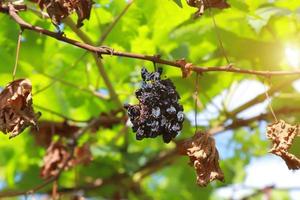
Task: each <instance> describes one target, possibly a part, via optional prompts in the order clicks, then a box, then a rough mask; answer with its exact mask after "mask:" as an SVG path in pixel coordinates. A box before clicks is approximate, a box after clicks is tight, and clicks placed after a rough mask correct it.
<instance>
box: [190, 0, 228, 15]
mask: <svg viewBox="0 0 300 200" xmlns="http://www.w3.org/2000/svg"><path fill="white" fill-rule="evenodd" d="M186 2H187V4H188V5H190V6H192V7H196V8H198V11H197V12H196V13H195V16H200V15H203V13H204V11H205V10H206V9H209V8H218V9H225V8H228V7H230V5H229V4H228V3H227V2H226V0H186Z"/></svg>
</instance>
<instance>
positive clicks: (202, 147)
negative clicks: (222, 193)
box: [178, 132, 224, 187]
mask: <svg viewBox="0 0 300 200" xmlns="http://www.w3.org/2000/svg"><path fill="white" fill-rule="evenodd" d="M178 150H179V152H180V153H181V154H184V155H187V156H189V157H190V164H191V165H192V166H194V168H195V169H196V173H197V184H198V185H199V186H200V187H205V186H207V184H209V183H210V182H212V181H214V180H220V181H224V174H223V172H222V170H221V168H220V166H219V153H218V150H217V148H216V145H215V140H214V139H213V138H212V137H211V136H210V135H209V134H208V133H201V132H198V133H196V134H195V135H194V136H193V137H192V138H190V139H187V140H185V141H183V142H181V143H179V144H178Z"/></svg>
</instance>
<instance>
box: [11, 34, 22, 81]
mask: <svg viewBox="0 0 300 200" xmlns="http://www.w3.org/2000/svg"><path fill="white" fill-rule="evenodd" d="M21 39H22V30H20V31H19V35H18V44H17V51H16V61H15V66H14V70H13V75H12V80H13V81H14V80H15V77H16V72H17V67H18V62H19V52H20V47H21Z"/></svg>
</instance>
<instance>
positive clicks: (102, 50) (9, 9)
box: [0, 4, 300, 77]
mask: <svg viewBox="0 0 300 200" xmlns="http://www.w3.org/2000/svg"><path fill="white" fill-rule="evenodd" d="M25 9H26V6H17V7H15V6H14V5H12V4H9V5H8V6H4V5H1V7H0V12H2V13H6V14H8V15H10V16H11V17H12V19H13V20H14V21H15V22H16V23H17V24H19V26H20V28H21V29H22V30H31V31H34V32H37V33H39V34H43V35H46V36H49V37H52V38H55V39H57V40H59V41H62V42H66V43H68V44H71V45H73V46H77V47H79V48H81V49H85V50H87V51H89V52H92V53H95V54H97V55H98V56H100V57H101V56H102V55H111V56H118V57H127V58H134V59H140V60H147V61H151V62H154V63H159V64H164V65H169V66H173V67H177V68H184V66H183V65H182V63H180V62H178V61H170V60H165V59H162V58H161V57H160V56H157V55H152V56H151V55H144V54H136V53H131V52H120V51H115V50H114V49H112V48H110V47H104V46H98V47H97V46H93V45H90V44H86V43H81V42H79V41H76V40H73V39H70V38H68V37H66V36H64V35H63V34H61V33H56V32H52V31H49V30H46V29H43V28H41V27H39V26H33V25H32V24H29V23H27V22H26V21H24V20H23V19H22V18H21V17H20V16H19V15H18V11H23V10H25ZM189 70H190V71H194V72H196V73H199V74H203V73H206V72H232V73H240V74H250V75H257V76H266V77H270V76H284V75H290V76H293V75H299V74H300V70H294V71H260V70H248V69H241V68H238V67H235V66H234V65H232V64H230V65H225V66H215V67H203V66H196V65H191V66H189Z"/></svg>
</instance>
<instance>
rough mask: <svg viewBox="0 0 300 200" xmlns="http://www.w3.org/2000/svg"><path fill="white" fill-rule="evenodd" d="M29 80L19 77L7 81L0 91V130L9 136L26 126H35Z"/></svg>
mask: <svg viewBox="0 0 300 200" xmlns="http://www.w3.org/2000/svg"><path fill="white" fill-rule="evenodd" d="M31 90H32V86H31V82H30V81H29V80H28V79H19V80H15V81H13V82H11V83H9V84H8V85H7V86H6V87H5V88H4V90H3V91H2V92H1V93H0V130H1V131H2V132H3V133H5V134H7V133H8V134H9V138H13V137H15V136H17V135H19V134H20V133H21V132H22V131H23V130H24V129H25V128H27V127H28V126H34V127H35V128H37V118H38V117H39V115H40V114H39V113H37V114H35V113H34V110H33V107H32V96H31Z"/></svg>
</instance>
